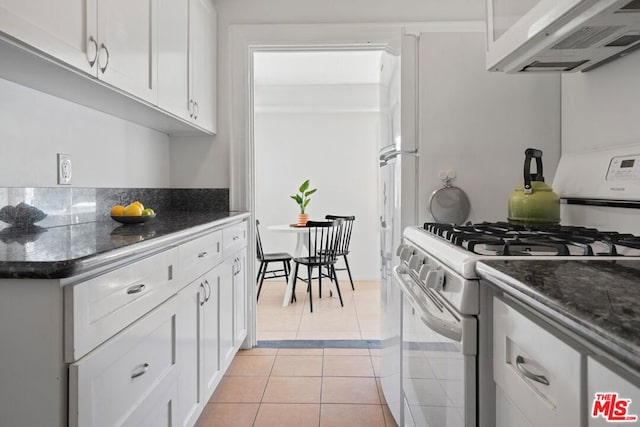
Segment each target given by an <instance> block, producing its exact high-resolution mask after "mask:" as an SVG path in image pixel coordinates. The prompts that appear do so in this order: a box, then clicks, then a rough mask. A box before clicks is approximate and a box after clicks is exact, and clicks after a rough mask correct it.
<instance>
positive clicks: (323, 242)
mask: <svg viewBox="0 0 640 427" xmlns="http://www.w3.org/2000/svg"><path fill="white" fill-rule="evenodd" d="M306 227H307V228H308V229H309V233H308V234H307V236H306V237H305V238H307V239H308V242H307V248H308V253H307V254H306V255H307V256H303V257H296V258H294V259H293V262H294V267H293V273H292V274H293V277H294V279H293V295H295V292H296V282H297V281H298V268H299V267H300V265H301V264H302V265H306V266H307V280H306V282H307V292H309V309H310V310H311V312H312V313H313V290H312V286H311V280H312V277H313V269H314V268H318V272H319V273H321V272H322V268H323V267H324V268H327V269H329V271H330V272H332V273H331V274H332V276H333V277H334V279H335V280H334V281H335V284H336V290H337V291H338V297H339V298H340V306H342V307H344V304H343V302H342V294H341V293H340V284H339V283H338V279H337V277H336V273H335V271H334V265H335V263H336V255H337V253H338V244H339V242H340V239H341V236H342V230H343V221H342V220H335V221H308V222H307V225H306ZM322 276H323V275H322V274H318V281H319V283H318V286H319V288H318V289H319V290H320V289H322Z"/></svg>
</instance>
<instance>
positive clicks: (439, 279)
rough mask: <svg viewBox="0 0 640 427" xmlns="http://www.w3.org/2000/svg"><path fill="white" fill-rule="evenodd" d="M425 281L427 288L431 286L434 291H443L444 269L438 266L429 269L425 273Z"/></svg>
mask: <svg viewBox="0 0 640 427" xmlns="http://www.w3.org/2000/svg"><path fill="white" fill-rule="evenodd" d="M425 282H426V284H427V287H428V288H432V289H434V290H436V291H443V290H444V285H445V276H444V270H442V269H440V268H436V269H435V270H430V271H429V272H428V273H427V277H426V278H425Z"/></svg>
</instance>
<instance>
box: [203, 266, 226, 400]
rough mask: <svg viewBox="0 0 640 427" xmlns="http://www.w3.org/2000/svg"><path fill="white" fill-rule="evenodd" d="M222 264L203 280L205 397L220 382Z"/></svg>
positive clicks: (206, 397)
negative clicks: (219, 315) (219, 331)
mask: <svg viewBox="0 0 640 427" xmlns="http://www.w3.org/2000/svg"><path fill="white" fill-rule="evenodd" d="M222 269H223V268H222V266H218V267H216V268H214V269H213V270H211V271H209V272H208V273H206V274H205V275H204V276H203V277H202V279H201V281H202V292H203V298H202V300H201V302H200V304H201V313H202V315H201V318H202V321H201V325H202V338H201V339H202V341H201V343H202V345H201V348H202V372H203V381H202V383H203V384H202V385H203V387H204V390H203V395H204V397H205V399H209V397H210V396H211V395H212V394H213V391H214V390H215V388H216V387H217V385H218V383H219V382H220V377H221V375H220V341H219V337H220V334H219V333H218V310H219V301H220V296H219V292H220V279H221V277H220V276H221V271H222Z"/></svg>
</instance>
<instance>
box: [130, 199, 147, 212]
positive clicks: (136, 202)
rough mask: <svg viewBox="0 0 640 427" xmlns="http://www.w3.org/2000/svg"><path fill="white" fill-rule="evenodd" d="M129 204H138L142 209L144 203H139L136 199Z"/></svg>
mask: <svg viewBox="0 0 640 427" xmlns="http://www.w3.org/2000/svg"><path fill="white" fill-rule="evenodd" d="M131 204H132V205H138V206H140V209H141V210H144V205H143V204H142V203H140V202H139V201H137V200H136V201H135V202H133V203H131Z"/></svg>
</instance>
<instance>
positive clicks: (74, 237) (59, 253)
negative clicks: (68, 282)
mask: <svg viewBox="0 0 640 427" xmlns="http://www.w3.org/2000/svg"><path fill="white" fill-rule="evenodd" d="M246 216H248V213H245V212H178V211H175V212H163V213H162V214H158V215H157V216H156V217H155V218H154V219H153V220H151V221H149V222H147V223H144V224H134V225H122V224H120V223H117V222H115V221H114V220H112V219H111V218H108V219H106V220H103V221H96V222H86V223H80V224H73V225H63V226H58V227H51V228H40V227H35V228H33V229H31V230H30V231H28V232H26V231H24V230H14V229H11V228H4V229H2V230H0V278H13V279H23V278H37V279H60V278H67V277H71V276H74V275H77V274H81V273H85V272H87V271H91V270H93V269H97V268H100V267H103V266H105V265H107V264H110V263H113V262H118V261H122V260H124V259H126V258H130V257H132V256H141V255H143V254H144V253H146V252H152V251H157V250H160V249H161V248H163V247H166V246H167V245H171V244H176V243H178V242H180V241H182V240H185V239H188V238H189V237H190V236H195V235H197V234H198V233H201V232H203V231H206V230H207V229H210V228H213V227H217V226H220V225H223V224H225V223H228V222H232V221H237V220H240V219H242V218H244V217H246Z"/></svg>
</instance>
